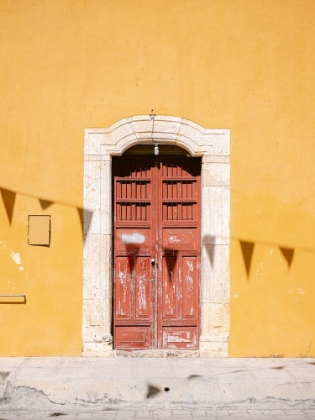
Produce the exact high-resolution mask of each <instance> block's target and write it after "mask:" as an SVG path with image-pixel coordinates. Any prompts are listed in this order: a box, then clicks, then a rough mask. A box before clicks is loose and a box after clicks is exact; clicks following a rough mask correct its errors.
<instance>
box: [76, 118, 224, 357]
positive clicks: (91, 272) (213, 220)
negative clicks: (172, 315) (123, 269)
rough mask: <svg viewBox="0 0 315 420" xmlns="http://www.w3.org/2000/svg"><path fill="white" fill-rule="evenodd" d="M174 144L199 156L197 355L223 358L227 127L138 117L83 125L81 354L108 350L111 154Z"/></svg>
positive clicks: (110, 351)
mask: <svg viewBox="0 0 315 420" xmlns="http://www.w3.org/2000/svg"><path fill="white" fill-rule="evenodd" d="M152 143H158V144H160V145H162V144H168V145H176V146H179V147H182V148H183V149H185V150H187V152H188V153H189V154H190V155H191V156H200V157H202V169H201V243H202V249H201V285H200V287H201V337H200V343H199V355H200V356H201V357H227V356H228V337H229V330H230V315H229V313H230V274H229V250H230V231H229V221H230V132H229V130H227V129H224V130H223V129H205V128H203V127H201V126H200V125H198V124H195V123H193V122H192V121H189V120H187V119H183V118H179V117H171V116H164V115H156V116H154V119H153V117H152V116H151V115H140V116H134V117H129V118H125V119H122V120H120V121H118V122H117V123H115V124H113V125H112V126H110V127H109V128H107V129H106V128H101V129H85V142H84V255H83V268H84V270H83V331H82V341H83V355H84V356H103V357H105V356H108V357H110V356H113V355H114V351H113V344H112V334H111V329H112V290H113V289H112V282H113V273H112V259H113V256H112V252H113V249H112V235H113V227H112V191H111V189H112V171H111V160H112V156H121V155H122V154H123V153H124V152H125V151H126V150H127V149H128V148H129V147H131V146H135V145H137V144H152Z"/></svg>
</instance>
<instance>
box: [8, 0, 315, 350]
mask: <svg viewBox="0 0 315 420" xmlns="http://www.w3.org/2000/svg"><path fill="white" fill-rule="evenodd" d="M314 17H315V3H314V1H312V0H290V1H287V0H257V1H252V0H233V1H232V0H227V1H221V0H213V1H208V0H198V1H194V0H172V1H170V0H160V1H158V2H152V1H144V0H132V1H131V0H120V1H115V0H109V1H106V2H104V1H101V0H89V1H84V0H76V1H71V0H53V1H33V0H22V1H17V0H1V2H0V28H1V29H0V59H1V66H0V86H1V88H0V89H1V99H0V130H1V138H0V145H1V154H0V168H1V169H0V173H1V178H0V188H1V189H2V190H1V191H2V199H1V197H0V273H1V275H0V284H1V289H0V294H15V293H17V294H20V293H23V294H26V303H25V302H22V303H16V302H17V301H19V300H18V299H17V300H14V299H13V302H14V303H12V301H11V300H10V299H9V301H8V298H1V302H0V328H1V340H0V355H2V356H3V355H23V356H24V355H34V356H35V355H43V356H45V355H61V354H63V355H79V354H81V340H82V335H81V329H82V247H83V242H82V230H81V220H80V215H81V212H80V211H78V208H79V209H80V208H82V191H83V136H84V128H86V127H108V126H110V125H111V124H113V123H114V122H116V121H118V120H120V119H121V118H125V117H128V116H131V115H140V114H141V115H143V114H146V113H150V112H151V109H154V112H155V113H157V114H166V115H174V116H179V117H183V118H187V119H189V120H191V121H195V122H196V123H198V124H200V125H202V126H204V127H207V128H228V129H230V132H231V260H230V270H231V331H230V342H229V355H230V356H237V357H249V356H266V357H267V356H285V357H289V356H315V344H314V343H313V335H314V328H313V326H314V318H315V306H314V304H313V302H314V298H315V286H314V272H315V259H314V255H315V245H314V231H315V198H314V197H315V182H314V181H315V167H314V163H313V162H314V155H315V152H314V131H315V121H314V117H313V113H314V108H315V79H314V73H315V54H314V49H313V44H314V37H315V27H314V24H313V22H314ZM39 199H41V200H42V201H41V202H40V201H39ZM43 200H46V201H43ZM47 201H48V202H47ZM49 204H50V205H49ZM205 211H206V209H205ZM29 214H49V215H51V222H52V224H51V245H50V247H46V246H45V247H43V246H30V245H28V244H27V229H28V227H27V219H28V215H29ZM214 263H215V262H214ZM10 302H11V303H10ZM19 302H20V301H19Z"/></svg>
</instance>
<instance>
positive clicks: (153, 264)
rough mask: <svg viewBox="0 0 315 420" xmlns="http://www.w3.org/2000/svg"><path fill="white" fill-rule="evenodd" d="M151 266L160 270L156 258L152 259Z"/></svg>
mask: <svg viewBox="0 0 315 420" xmlns="http://www.w3.org/2000/svg"><path fill="white" fill-rule="evenodd" d="M151 265H152V267H154V266H155V267H156V268H159V264H158V263H157V262H155V259H154V258H151Z"/></svg>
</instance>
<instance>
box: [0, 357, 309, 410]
mask: <svg viewBox="0 0 315 420" xmlns="http://www.w3.org/2000/svg"><path fill="white" fill-rule="evenodd" d="M1 382H2V385H3V387H2V391H1V388H0V410H1V411H3V410H34V409H36V408H39V409H41V410H44V409H46V410H60V409H61V408H62V409H64V410H76V411H78V410H89V411H91V410H93V411H94V410H126V409H132V410H135V409H137V410H139V409H144V410H148V409H149V410H159V409H163V410H173V409H198V410H201V409H219V408H220V409H228V408H229V409H233V408H237V409H267V410H268V409H288V408H294V409H315V359H202V358H131V357H117V358H82V357H74V358H71V357H45V358H44V357H41V358H39V357H34V358H10V357H7V358H0V386H1ZM1 393H2V395H1Z"/></svg>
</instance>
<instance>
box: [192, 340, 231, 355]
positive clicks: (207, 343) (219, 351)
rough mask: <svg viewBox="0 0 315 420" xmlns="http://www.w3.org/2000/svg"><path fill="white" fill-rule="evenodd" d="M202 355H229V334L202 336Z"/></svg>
mask: <svg viewBox="0 0 315 420" xmlns="http://www.w3.org/2000/svg"><path fill="white" fill-rule="evenodd" d="M199 345H200V357H212V358H213V357H217V358H220V357H228V337H227V336H201V337H200V343H199Z"/></svg>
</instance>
